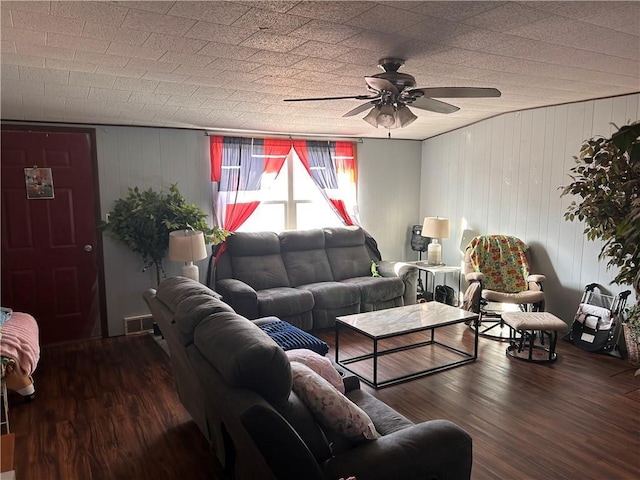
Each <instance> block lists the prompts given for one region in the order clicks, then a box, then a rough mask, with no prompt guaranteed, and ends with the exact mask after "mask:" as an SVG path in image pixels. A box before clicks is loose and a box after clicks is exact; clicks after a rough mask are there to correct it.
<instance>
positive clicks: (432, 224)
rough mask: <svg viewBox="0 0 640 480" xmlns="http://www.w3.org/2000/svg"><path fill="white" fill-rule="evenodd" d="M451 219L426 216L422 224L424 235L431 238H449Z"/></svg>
mask: <svg viewBox="0 0 640 480" xmlns="http://www.w3.org/2000/svg"><path fill="white" fill-rule="evenodd" d="M449 235H450V233H449V219H448V218H441V217H425V218H424V222H423V224H422V236H423V237H430V238H449Z"/></svg>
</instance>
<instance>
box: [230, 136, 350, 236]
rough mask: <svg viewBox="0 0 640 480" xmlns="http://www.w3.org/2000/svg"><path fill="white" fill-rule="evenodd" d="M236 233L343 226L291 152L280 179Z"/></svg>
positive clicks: (279, 176) (294, 154)
mask: <svg viewBox="0 0 640 480" xmlns="http://www.w3.org/2000/svg"><path fill="white" fill-rule="evenodd" d="M263 195H264V197H263V198H264V200H263V201H262V203H260V205H259V206H258V208H257V209H256V210H255V211H254V212H253V213H252V214H251V216H250V217H249V218H248V219H247V220H246V221H245V222H244V224H243V225H242V226H241V227H240V228H238V231H239V232H260V231H275V232H279V231H282V230H305V229H309V228H322V227H338V226H342V225H344V223H343V221H342V220H341V219H340V217H339V216H338V215H337V214H336V213H335V212H334V211H333V209H332V208H331V206H330V205H329V204H328V203H327V201H326V200H325V198H324V197H323V196H322V194H321V193H320V190H319V189H318V187H317V186H316V185H315V183H314V182H313V180H312V179H311V177H310V176H309V174H308V173H307V171H306V170H305V168H304V166H303V165H302V162H301V161H300V158H298V155H297V154H296V153H295V150H294V149H291V151H290V152H289V155H287V158H286V160H285V164H284V167H282V170H281V171H280V175H278V177H277V178H276V179H275V181H274V182H273V184H272V185H271V188H270V189H269V190H267V191H265V192H263Z"/></svg>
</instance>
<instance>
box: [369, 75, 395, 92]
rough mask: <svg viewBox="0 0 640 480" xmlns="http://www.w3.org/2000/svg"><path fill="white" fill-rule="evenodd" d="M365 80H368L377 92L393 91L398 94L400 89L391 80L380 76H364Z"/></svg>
mask: <svg viewBox="0 0 640 480" xmlns="http://www.w3.org/2000/svg"><path fill="white" fill-rule="evenodd" d="M364 81H365V82H367V85H369V86H370V87H371V88H373V89H374V90H375V91H377V92H391V93H394V94H398V89H397V88H396V86H395V85H394V84H393V83H391V82H390V81H389V80H386V79H384V78H380V77H364Z"/></svg>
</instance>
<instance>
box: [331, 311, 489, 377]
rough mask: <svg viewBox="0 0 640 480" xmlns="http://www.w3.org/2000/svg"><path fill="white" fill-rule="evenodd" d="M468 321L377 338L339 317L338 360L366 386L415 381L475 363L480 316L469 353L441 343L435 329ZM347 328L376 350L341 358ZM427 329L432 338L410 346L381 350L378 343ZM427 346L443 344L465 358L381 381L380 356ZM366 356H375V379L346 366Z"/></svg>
mask: <svg viewBox="0 0 640 480" xmlns="http://www.w3.org/2000/svg"><path fill="white" fill-rule="evenodd" d="M466 321H468V319H461V320H454V321H450V322H444V323H442V324H438V325H431V326H428V327H425V328H417V329H413V330H410V331H406V332H399V333H390V334H387V335H383V336H380V337H377V338H376V337H374V336H372V335H369V334H367V333H366V332H363V331H361V330H358V329H357V328H354V327H352V326H351V325H349V324H347V323H343V322H340V321H339V320H337V321H336V327H335V328H336V331H335V349H336V355H335V357H336V363H337V364H338V365H340V366H341V367H343V368H344V369H346V370H348V371H349V372H351V373H353V374H354V375H356V376H357V377H358V378H359V379H360V380H362V381H363V382H364V383H366V384H367V385H369V386H370V387H373V388H382V387H388V386H390V385H396V384H398V383H402V382H407V381H409V380H414V379H416V378H420V377H425V376H427V375H431V374H434V373H438V372H442V371H444V370H449V369H451V368H455V367H459V366H461V365H466V364H467V363H472V362H475V361H476V360H477V359H478V317H477V316H476V318H475V319H473V323H474V326H475V327H476V328H474V329H473V331H474V342H473V353H469V352H465V351H464V350H460V349H458V348H455V347H452V346H451V345H447V344H444V343H442V342H438V341H436V339H435V330H436V329H438V328H441V327H446V326H449V325H455V324H457V323H464V322H466ZM342 327H344V328H347V329H349V330H352V331H354V332H356V333H358V334H360V335H364V336H365V337H367V338H369V339H371V340H372V341H373V352H372V353H366V354H364V355H358V356H356V357H350V358H347V359H344V360H340V358H339V356H340V328H342ZM427 330H431V339H430V340H426V341H423V342H418V343H411V344H409V345H403V346H401V347H394V348H389V349H386V350H382V351H378V342H379V341H380V340H386V339H389V338H397V337H402V336H404V335H410V334H412V333H418V332H426V331H427ZM427 345H438V346H441V347H444V348H446V349H448V350H450V351H452V352H455V353H457V354H459V355H461V356H463V357H464V358H463V359H462V360H458V361H456V362H451V363H445V364H444V365H440V366H437V367H431V368H427V369H424V370H420V371H418V372H414V373H409V374H407V375H401V376H399V377H394V378H390V379H388V380H384V381H382V382H378V359H379V357H381V356H384V355H389V354H392V353H397V352H402V351H404V350H411V349H414V348H420V347H424V346H427ZM367 359H373V379H372V380H370V379H368V378H365V377H363V376H362V375H361V374H359V373H357V372H355V371H354V370H352V369H350V368H349V367H348V366H347V365H349V364H350V363H355V362H360V361H362V360H367Z"/></svg>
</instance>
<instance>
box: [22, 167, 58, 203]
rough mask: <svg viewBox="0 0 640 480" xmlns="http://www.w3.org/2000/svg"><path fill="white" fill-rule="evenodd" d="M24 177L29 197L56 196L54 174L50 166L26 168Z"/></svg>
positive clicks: (44, 197)
mask: <svg viewBox="0 0 640 480" xmlns="http://www.w3.org/2000/svg"><path fill="white" fill-rule="evenodd" d="M24 179H25V183H26V185H27V198H28V199H30V200H33V199H47V198H54V191H53V176H52V175H51V169H50V168H38V167H33V168H25V169H24Z"/></svg>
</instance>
